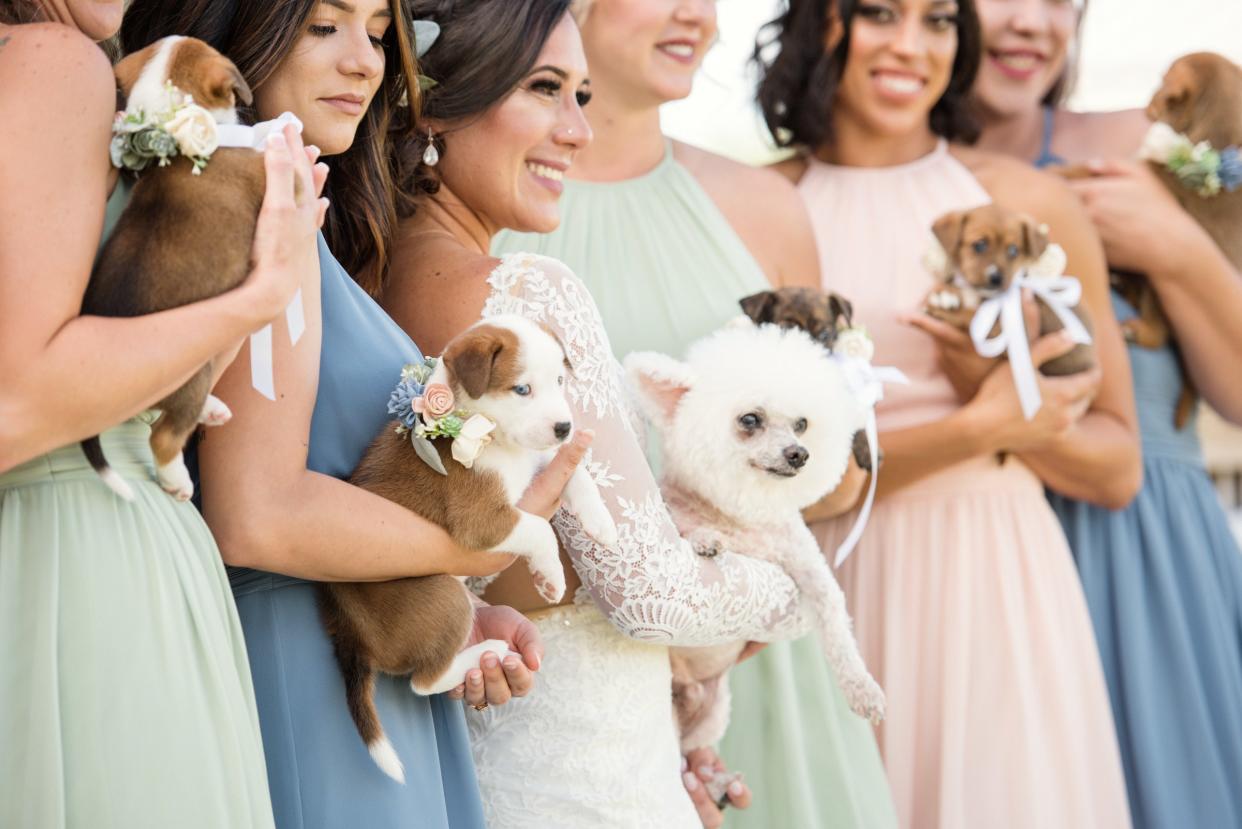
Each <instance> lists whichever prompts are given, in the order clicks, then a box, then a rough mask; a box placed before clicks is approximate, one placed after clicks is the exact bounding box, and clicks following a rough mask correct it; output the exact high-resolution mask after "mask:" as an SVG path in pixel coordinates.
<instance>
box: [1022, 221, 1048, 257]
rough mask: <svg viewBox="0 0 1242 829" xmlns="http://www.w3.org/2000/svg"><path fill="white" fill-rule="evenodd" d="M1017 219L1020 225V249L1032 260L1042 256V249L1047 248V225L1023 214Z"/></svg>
mask: <svg viewBox="0 0 1242 829" xmlns="http://www.w3.org/2000/svg"><path fill="white" fill-rule="evenodd" d="M1019 221H1020V223H1021V227H1022V249H1023V251H1024V252H1025V254H1026V255H1027V256H1028V257H1029V258H1030V259H1031V260H1032V261H1034V260H1036V259H1038V258H1039V257H1041V256H1043V255H1044V251H1046V250H1047V249H1048V230H1047V226H1046V225H1042V224H1040V223H1039V222H1037V221H1035V220H1034V219H1032V218H1031V217H1030V216H1023V217H1022V218H1021V219H1020V220H1019Z"/></svg>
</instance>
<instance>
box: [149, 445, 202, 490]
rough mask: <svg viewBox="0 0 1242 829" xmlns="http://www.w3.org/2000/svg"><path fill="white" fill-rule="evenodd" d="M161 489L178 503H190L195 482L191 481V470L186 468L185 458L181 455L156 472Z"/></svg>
mask: <svg viewBox="0 0 1242 829" xmlns="http://www.w3.org/2000/svg"><path fill="white" fill-rule="evenodd" d="M155 476H156V478H157V479H158V480H159V482H160V488H161V489H163V490H164V491H165V492H167V493H168V494H169V495H171V496H172V497H174V498H176V499H177V500H178V501H188V500H190V498H191V497H193V495H194V481H192V480H190V470H189V469H187V468H186V465H185V458H183V457H182V456H181V454H180V453H178V454H177V457H175V458H173V460H172V461H170V462H169V463H168V464H167V465H166V466H161V467H159V468H158V469H156V470H155Z"/></svg>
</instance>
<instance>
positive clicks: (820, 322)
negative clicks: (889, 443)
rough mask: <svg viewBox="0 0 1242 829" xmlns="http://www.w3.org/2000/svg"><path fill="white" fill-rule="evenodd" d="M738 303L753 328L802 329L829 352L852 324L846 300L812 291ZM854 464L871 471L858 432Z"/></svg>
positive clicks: (760, 295)
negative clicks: (761, 324) (769, 326)
mask: <svg viewBox="0 0 1242 829" xmlns="http://www.w3.org/2000/svg"><path fill="white" fill-rule="evenodd" d="M738 304H739V305H741V306H742V313H744V314H746V316H748V317H750V320H751V322H753V323H755V324H756V325H759V324H760V323H765V322H766V323H771V324H773V325H778V326H780V327H781V328H801V329H802V330H803V331H805V332H807V333H808V334H810V335H811V336H812V337H813V338H814V339H815V340H816V342H818V343H820V344H821V345H823V346H824V348H826V349H828V350H829V351H832V347H833V346H834V345H835V344H836V341H837V334H838V333H839V332H840V331H841V330H842V329H844V328H849V327H850V326H851V325H853V322H854V305H853V304H852V303H851V302H850V301H849V300H848V299H846V298H845V297H843V296H841V295H840V294H838V293H835V292H833V291H829V292H828V293H826V294H825V293H824V292H823V291H817V290H815V289H814V288H798V287H793V288H778V289H777V290H775V291H760V292H759V293H757V294H751V295H750V296H747V297H742V299H740V300H739V301H738ZM882 454H883V453H882V452H881V456H882ZM854 461H855V462H856V463H857V464H858V466H859V468H861V469H862V470H863V471H865V472H871V471H872V469H871V448H870V446H869V445H868V444H867V435H866V433H865V432H863V431H861V430H860V431H858V432H855V433H854Z"/></svg>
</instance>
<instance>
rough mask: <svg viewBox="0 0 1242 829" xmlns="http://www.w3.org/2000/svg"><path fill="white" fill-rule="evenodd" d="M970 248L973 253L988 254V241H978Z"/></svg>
mask: <svg viewBox="0 0 1242 829" xmlns="http://www.w3.org/2000/svg"><path fill="white" fill-rule="evenodd" d="M970 247H971V249H972V250H974V252H975V253H987V252H988V240H987V239H980V240H979V241H977V242H975V243H974V244H973V245H971V246H970Z"/></svg>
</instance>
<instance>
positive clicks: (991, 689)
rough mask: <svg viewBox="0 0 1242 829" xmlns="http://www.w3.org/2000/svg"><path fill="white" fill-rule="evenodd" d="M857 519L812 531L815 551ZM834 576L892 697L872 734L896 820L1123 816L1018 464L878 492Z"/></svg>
mask: <svg viewBox="0 0 1242 829" xmlns="http://www.w3.org/2000/svg"><path fill="white" fill-rule="evenodd" d="M852 520H853V516H852V515H851V516H847V517H845V518H841V519H837V520H835V521H833V522H828V523H826V524H821V525H818V526H817V527H815V528H814V529H816V531H817V533H816V534H817V535H818V536H819V538H820V541H821V543H822V544H823V546H824V549H827V550H832V549H835V547H836V545H837V544H838V543H839V541H840V540H841V538H842V537H844V534H845V533H846V532H848V530H849V528H850V526H851V522H852ZM838 576H839V578H840V579H841V583H842V587H843V588H844V589H845V592H846V596H847V597H848V601H849V608H850V611H851V613H852V614H853V617H854V624H855V631H856V633H857V636H858V641H859V644H860V646H861V648H862V654H863V658H864V659H865V660H866V663H867V666H868V668H870V670H871V672H872V674H873V675H874V676H875V678H876V679H877V680H878V681H879V682H880V684H881V685H882V686H883V687H884V690H885V693H886V694H887V697H888V716H887V718H886V720H885V721H884V722H883V723H882V724H881V725H880V727H879V729H878V735H879V743H880V751H881V753H882V755H883V757H884V763H885V767H886V769H887V771H888V777H889V781H890V782H891V784H892V789H893V798H894V800H895V801H896V804H897V813H898V818H899V821H900V825H901V826H903V827H911V828H912V829H922V828H923V827H928V828H929V829H930V828H933V827H938V829H991V827H1000V826H1003V827H1006V828H1007V829H1018V828H1019V827H1027V828H1028V829H1044V827H1052V826H1055V827H1065V828H1066V829H1095V828H1096V827H1100V828H1101V829H1124V827H1127V826H1129V825H1130V817H1129V812H1128V808H1127V803H1126V791H1125V781H1124V777H1123V774H1122V766H1121V759H1120V756H1119V754H1118V749H1117V741H1116V737H1115V735H1114V733H1113V719H1112V715H1111V712H1110V707H1109V699H1108V693H1107V690H1106V688H1105V683H1104V675H1103V671H1102V670H1101V667H1100V658H1099V653H1098V651H1097V649H1096V643H1095V637H1094V636H1093V635H1092V627H1091V620H1090V618H1089V617H1088V614H1087V606H1086V602H1085V600H1084V597H1083V592H1082V588H1081V586H1080V585H1079V583H1078V576H1077V573H1076V572H1075V570H1074V564H1073V561H1072V559H1071V557H1070V552H1069V548H1068V546H1067V544H1066V542H1065V537H1064V535H1063V534H1062V533H1061V529H1060V526H1059V524H1058V523H1057V520H1056V517H1055V516H1054V515H1053V513H1052V511H1051V509H1050V508H1049V507H1048V505H1047V502H1046V501H1045V499H1044V497H1043V488H1042V485H1041V484H1040V482H1039V481H1038V479H1036V477H1035V476H1034V475H1033V474H1031V472H1030V471H1029V470H1028V469H1026V467H1025V466H1023V465H1022V464H1021V462H1020V461H1019V460H1018V459H1017V458H1016V457H1013V456H1010V457H1009V459H1008V461H1007V462H1006V463H1005V465H1004V466H1003V467H998V466H997V462H996V459H995V458H993V457H987V458H980V459H978V460H976V461H973V462H970V463H966V464H960V465H958V466H956V467H954V468H952V469H950V470H947V471H946V472H943V473H941V474H939V475H936V476H933V477H932V478H929V479H926V480H924V481H922V482H919V483H918V484H916V485H914V486H913V487H911V488H909V489H907V490H903V491H901V492H898V493H896V494H894V495H892V496H890V497H888V498H885V499H884V500H882V501H880V502H879V503H878V504H877V507H876V510H875V512H874V513H873V514H872V517H871V521H870V524H869V525H868V528H867V532H866V534H864V536H863V539H862V542H861V544H860V545H859V547H858V549H857V550H856V551H855V552H854V554H853V555H852V556H851V558H850V559H849V560H848V561H847V562H846V563H845V565H844V566H843V567H842V568H841V570H839V571H838Z"/></svg>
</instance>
